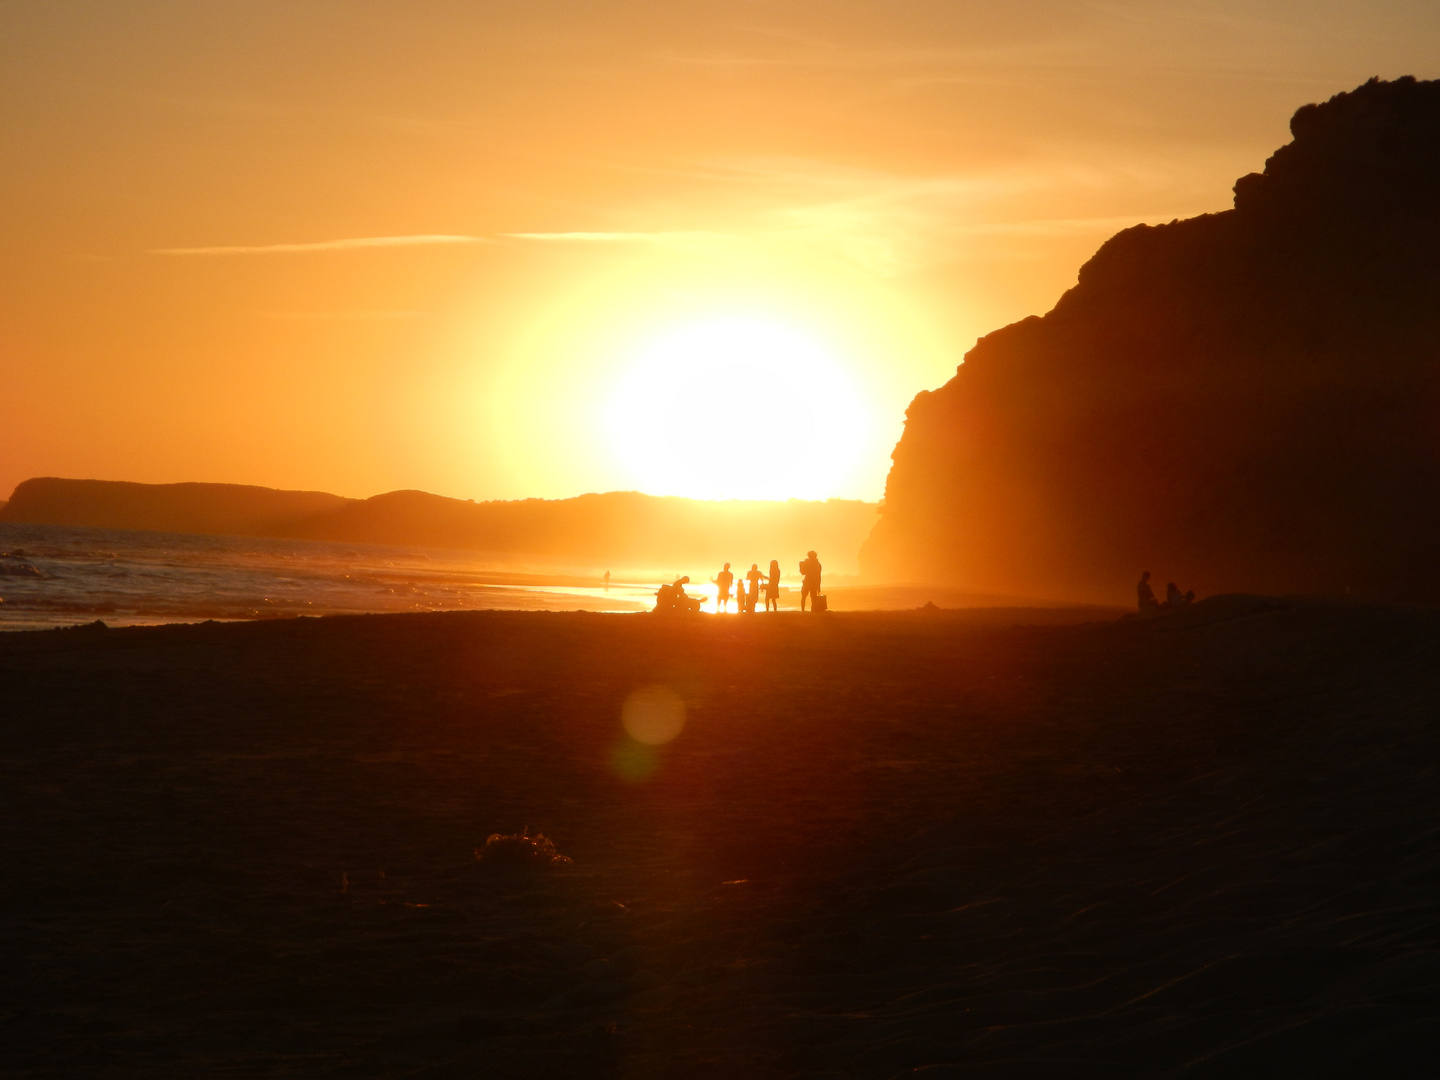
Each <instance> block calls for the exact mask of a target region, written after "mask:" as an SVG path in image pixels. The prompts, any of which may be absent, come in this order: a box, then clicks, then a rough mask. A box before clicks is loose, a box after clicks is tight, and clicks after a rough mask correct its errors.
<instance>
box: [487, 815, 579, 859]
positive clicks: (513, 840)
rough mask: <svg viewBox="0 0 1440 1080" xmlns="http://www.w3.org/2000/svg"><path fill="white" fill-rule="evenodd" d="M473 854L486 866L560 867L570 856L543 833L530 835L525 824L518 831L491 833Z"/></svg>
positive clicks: (528, 828)
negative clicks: (556, 847)
mask: <svg viewBox="0 0 1440 1080" xmlns="http://www.w3.org/2000/svg"><path fill="white" fill-rule="evenodd" d="M475 857H476V858H477V859H479V860H480V861H481V862H482V863H485V864H486V865H489V866H559V865H561V864H562V863H568V862H569V861H570V858H569V857H568V856H566V855H561V854H560V853H559V852H558V851H556V850H555V845H554V844H553V843H552V842H551V841H550V838H549V837H548V836H546V835H545V834H544V833H536V834H535V835H534V836H531V835H530V827H529V826H528V825H527V826H526V827H525V828H523V829H521V830H520V831H519V832H518V833H508V834H507V833H491V834H490V835H489V836H488V837H487V838H486V840H485V846H484V847H483V848H476V849H475Z"/></svg>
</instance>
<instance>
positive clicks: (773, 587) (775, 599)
mask: <svg viewBox="0 0 1440 1080" xmlns="http://www.w3.org/2000/svg"><path fill="white" fill-rule="evenodd" d="M765 610H766V611H779V610H780V560H779V559H771V560H770V580H769V581H767V582H766V583H765Z"/></svg>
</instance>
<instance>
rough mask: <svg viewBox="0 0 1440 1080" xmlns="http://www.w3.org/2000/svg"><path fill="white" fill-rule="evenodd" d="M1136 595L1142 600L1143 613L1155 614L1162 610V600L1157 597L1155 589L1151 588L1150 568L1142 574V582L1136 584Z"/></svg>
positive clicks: (1141, 608) (1141, 612) (1141, 611)
mask: <svg viewBox="0 0 1440 1080" xmlns="http://www.w3.org/2000/svg"><path fill="white" fill-rule="evenodd" d="M1135 596H1136V599H1137V600H1139V602H1140V614H1141V615H1154V614H1155V613H1156V612H1158V611H1159V610H1160V601H1158V600H1156V599H1155V590H1154V589H1152V588H1150V571H1149V570H1146V571H1145V572H1144V573H1143V574H1141V575H1140V583H1139V584H1138V585H1136V586H1135Z"/></svg>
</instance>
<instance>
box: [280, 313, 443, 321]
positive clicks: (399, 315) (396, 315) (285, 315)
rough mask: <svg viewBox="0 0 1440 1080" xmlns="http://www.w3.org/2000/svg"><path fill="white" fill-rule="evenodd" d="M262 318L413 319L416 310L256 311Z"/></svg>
mask: <svg viewBox="0 0 1440 1080" xmlns="http://www.w3.org/2000/svg"><path fill="white" fill-rule="evenodd" d="M255 314H256V315H257V316H259V317H260V318H262V319H284V320H290V321H294V320H304V321H309V320H320V321H327V322H333V321H336V320H341V321H350V320H355V319H413V318H415V317H416V316H417V315H419V314H420V312H418V311H257V312H256V313H255Z"/></svg>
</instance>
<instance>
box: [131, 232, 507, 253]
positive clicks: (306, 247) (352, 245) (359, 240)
mask: <svg viewBox="0 0 1440 1080" xmlns="http://www.w3.org/2000/svg"><path fill="white" fill-rule="evenodd" d="M490 242H491V241H490V240H489V239H488V238H487V237H484V236H462V235H456V234H451V233H421V234H418V235H415V236H358V237H352V238H350V239H346V240H319V241H315V242H313V243H304V244H230V245H223V246H216V247H183V248H152V249H151V251H150V254H151V255H285V254H294V253H302V252H309V251H355V250H358V249H361V248H393V247H424V246H427V245H434V244H488V243H490Z"/></svg>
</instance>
